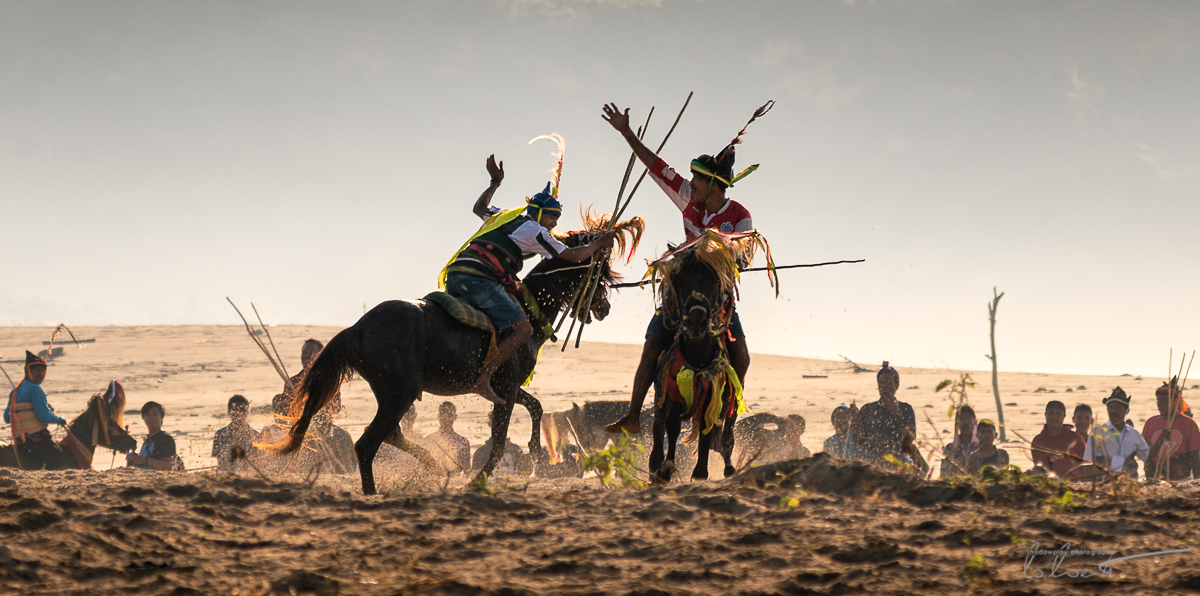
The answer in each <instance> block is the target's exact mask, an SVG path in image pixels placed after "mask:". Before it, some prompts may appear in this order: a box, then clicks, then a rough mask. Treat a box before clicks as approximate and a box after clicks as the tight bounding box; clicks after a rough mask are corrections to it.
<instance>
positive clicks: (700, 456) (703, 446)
mask: <svg viewBox="0 0 1200 596" xmlns="http://www.w3.org/2000/svg"><path fill="white" fill-rule="evenodd" d="M692 424H700V425H701V426H700V428H704V426H703V425H704V420H703V419H701V420H692ZM715 432H717V429H715V428H714V429H712V430H710V431H709V432H707V433H705V432H701V433H700V440H699V441H697V442H696V443H697V447H696V468H695V469H694V470H692V480H693V481H695V480H708V452H709V450H710V449H712V444H713V433H715Z"/></svg>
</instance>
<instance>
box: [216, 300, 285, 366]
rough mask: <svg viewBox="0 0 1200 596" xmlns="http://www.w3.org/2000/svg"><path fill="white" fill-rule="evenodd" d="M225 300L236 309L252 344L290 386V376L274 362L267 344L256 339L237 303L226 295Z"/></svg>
mask: <svg viewBox="0 0 1200 596" xmlns="http://www.w3.org/2000/svg"><path fill="white" fill-rule="evenodd" d="M225 300H228V301H229V306H232V307H233V310H235V311H237V314H238V316H239V317H241V318H242V324H244V325H245V326H246V333H249V334H250V339H252V340H254V344H255V345H257V346H258V349H260V350H262V351H263V354H265V355H266V356H267V360H269V361H270V362H271V366H272V367H274V368H275V372H276V373H278V374H279V376H280V377H282V378H283V382H284V384H285V385H288V386H290V385H291V377H289V376H288V375H287V371H285V370H283V366H282V365H280V364H279V363H278V362H275V357H274V356H272V355H271V352H270V351H269V350H267V346H265V345H263V342H262V340H261V339H258V336H256V335H254V330H253V329H251V328H250V322H249V321H247V320H246V317H244V316H242V311H241V310H239V309H238V307H237V305H236V304H234V303H233V301H232V300H229V296H226V297H225Z"/></svg>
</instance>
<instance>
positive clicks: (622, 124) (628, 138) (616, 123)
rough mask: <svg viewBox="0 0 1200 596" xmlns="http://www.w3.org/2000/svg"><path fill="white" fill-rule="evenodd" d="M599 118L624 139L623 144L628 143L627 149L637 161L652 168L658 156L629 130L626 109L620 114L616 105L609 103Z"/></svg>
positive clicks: (627, 111) (627, 109) (627, 110)
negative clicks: (628, 148) (631, 151)
mask: <svg viewBox="0 0 1200 596" xmlns="http://www.w3.org/2000/svg"><path fill="white" fill-rule="evenodd" d="M601 118H604V121H605V122H608V123H609V124H610V125H612V127H613V128H614V129H616V131H617V132H619V133H621V136H622V137H624V138H625V142H626V143H629V147H630V148H631V149H633V153H634V155H637V158H638V160H639V161H641V162H642V164H644V165H645V166H646V167H647V168H649V167H651V166H653V165H654V163H655V162H657V161H658V156H657V155H655V154H654V152H653V151H651V150H650V148H649V147H647V146H646V144H645V143H643V142H642V140H641V139H639V138H637V135H635V134H633V131H632V130H630V128H629V108H626V109H625V111H624V112H622V111H621V109H620V108H618V107H617V104H615V103H610V104H608V105H606V106H604V115H603V116H601Z"/></svg>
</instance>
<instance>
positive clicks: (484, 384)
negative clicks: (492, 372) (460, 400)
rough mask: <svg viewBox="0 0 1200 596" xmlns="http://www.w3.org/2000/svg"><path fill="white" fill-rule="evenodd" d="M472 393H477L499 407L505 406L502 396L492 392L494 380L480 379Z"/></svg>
mask: <svg viewBox="0 0 1200 596" xmlns="http://www.w3.org/2000/svg"><path fill="white" fill-rule="evenodd" d="M471 393H475V394H477V395H479V396H481V397H483V399H486V400H488V401H490V402H492V403H494V404H496V405H498V406H502V405H504V400H502V399H500V396H499V395H496V392H495V391H494V390H492V380H491V379H490V378H488V379H480V380H479V381H478V382H477V383H475V386H474V387H472V388H471Z"/></svg>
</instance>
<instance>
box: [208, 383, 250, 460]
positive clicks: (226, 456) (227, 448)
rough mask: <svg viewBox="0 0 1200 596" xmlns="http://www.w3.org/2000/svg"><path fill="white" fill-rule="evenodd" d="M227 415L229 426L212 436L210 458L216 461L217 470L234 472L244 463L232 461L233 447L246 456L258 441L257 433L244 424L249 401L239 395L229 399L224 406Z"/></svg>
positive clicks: (247, 413) (248, 409)
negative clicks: (236, 447) (240, 449)
mask: <svg viewBox="0 0 1200 596" xmlns="http://www.w3.org/2000/svg"><path fill="white" fill-rule="evenodd" d="M226 411H227V412H228V413H229V426H226V427H224V428H221V429H218V430H217V433H216V434H215V435H213V448H212V456H213V457H215V458H216V459H217V468H218V469H221V470H229V471H234V470H238V469H240V468H242V467H243V466H244V465H245V462H240V461H239V462H234V461H233V447H234V445H237V446H239V447H241V448H242V449H244V450H245V451H246V453H247V454H249V453H250V452H251V450H253V449H254V448H255V447H254V442H255V441H257V440H258V432H257V431H255V430H254V429H253V428H251V427H250V425H249V424H247V423H246V416H248V415H249V413H250V401H249V400H247V399H246V398H245V397H243V396H241V395H235V396H233V397H231V398H229V404H228V405H227V406H226Z"/></svg>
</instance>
